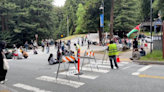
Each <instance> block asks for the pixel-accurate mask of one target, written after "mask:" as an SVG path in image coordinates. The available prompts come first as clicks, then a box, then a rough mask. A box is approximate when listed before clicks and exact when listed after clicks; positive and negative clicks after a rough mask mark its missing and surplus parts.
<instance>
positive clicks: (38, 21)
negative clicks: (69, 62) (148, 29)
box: [0, 0, 164, 45]
mask: <svg viewBox="0 0 164 92" xmlns="http://www.w3.org/2000/svg"><path fill="white" fill-rule="evenodd" d="M53 1H54V0H0V40H6V41H7V42H8V43H10V45H12V44H18V45H23V44H24V43H25V41H28V42H30V40H35V34H38V36H39V37H38V40H39V41H40V40H42V39H49V38H53V39H58V38H60V37H61V36H60V35H64V36H66V35H67V20H68V22H69V23H68V28H69V30H70V33H69V34H71V35H72V34H79V33H88V32H97V31H98V30H99V29H100V14H102V10H100V9H99V8H100V6H101V4H102V0H66V2H65V5H64V6H62V7H57V6H54V5H53V4H52V2H53ZM110 10H111V0H104V13H105V14H104V16H105V17H104V23H105V24H104V26H105V31H107V32H109V31H110V27H109V24H110ZM159 10H161V13H162V14H164V1H163V0H153V18H157V17H158V11H159ZM149 16H150V0H115V2H114V31H120V30H122V31H130V30H131V29H133V28H134V27H135V26H136V25H138V24H140V23H141V22H144V21H149V20H150V17H149ZM162 18H164V16H162ZM84 30H85V32H84Z"/></svg>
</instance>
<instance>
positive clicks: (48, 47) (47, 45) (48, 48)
mask: <svg viewBox="0 0 164 92" xmlns="http://www.w3.org/2000/svg"><path fill="white" fill-rule="evenodd" d="M46 47H47V54H48V53H49V50H50V46H49V43H48V42H47V44H46Z"/></svg>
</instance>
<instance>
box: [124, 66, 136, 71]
mask: <svg viewBox="0 0 164 92" xmlns="http://www.w3.org/2000/svg"><path fill="white" fill-rule="evenodd" d="M132 66H135V65H131V66H128V67H125V68H123V69H122V70H125V69H128V68H130V67H132Z"/></svg>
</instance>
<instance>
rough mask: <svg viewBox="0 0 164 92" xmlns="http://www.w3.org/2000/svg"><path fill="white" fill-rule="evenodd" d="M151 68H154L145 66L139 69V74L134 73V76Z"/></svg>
mask: <svg viewBox="0 0 164 92" xmlns="http://www.w3.org/2000/svg"><path fill="white" fill-rule="evenodd" d="M150 67H152V66H151V65H148V66H145V67H143V68H141V69H139V70H138V71H137V72H134V73H132V75H139V74H140V73H141V72H143V71H145V70H147V69H149V68H150Z"/></svg>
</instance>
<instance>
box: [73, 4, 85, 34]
mask: <svg viewBox="0 0 164 92" xmlns="http://www.w3.org/2000/svg"><path fill="white" fill-rule="evenodd" d="M84 13H85V10H84V6H83V5H82V4H79V7H78V10H77V12H76V15H77V18H78V19H77V22H76V24H77V27H76V32H75V33H83V30H84V29H83V28H84V27H83V23H84V20H83V18H84Z"/></svg>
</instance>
